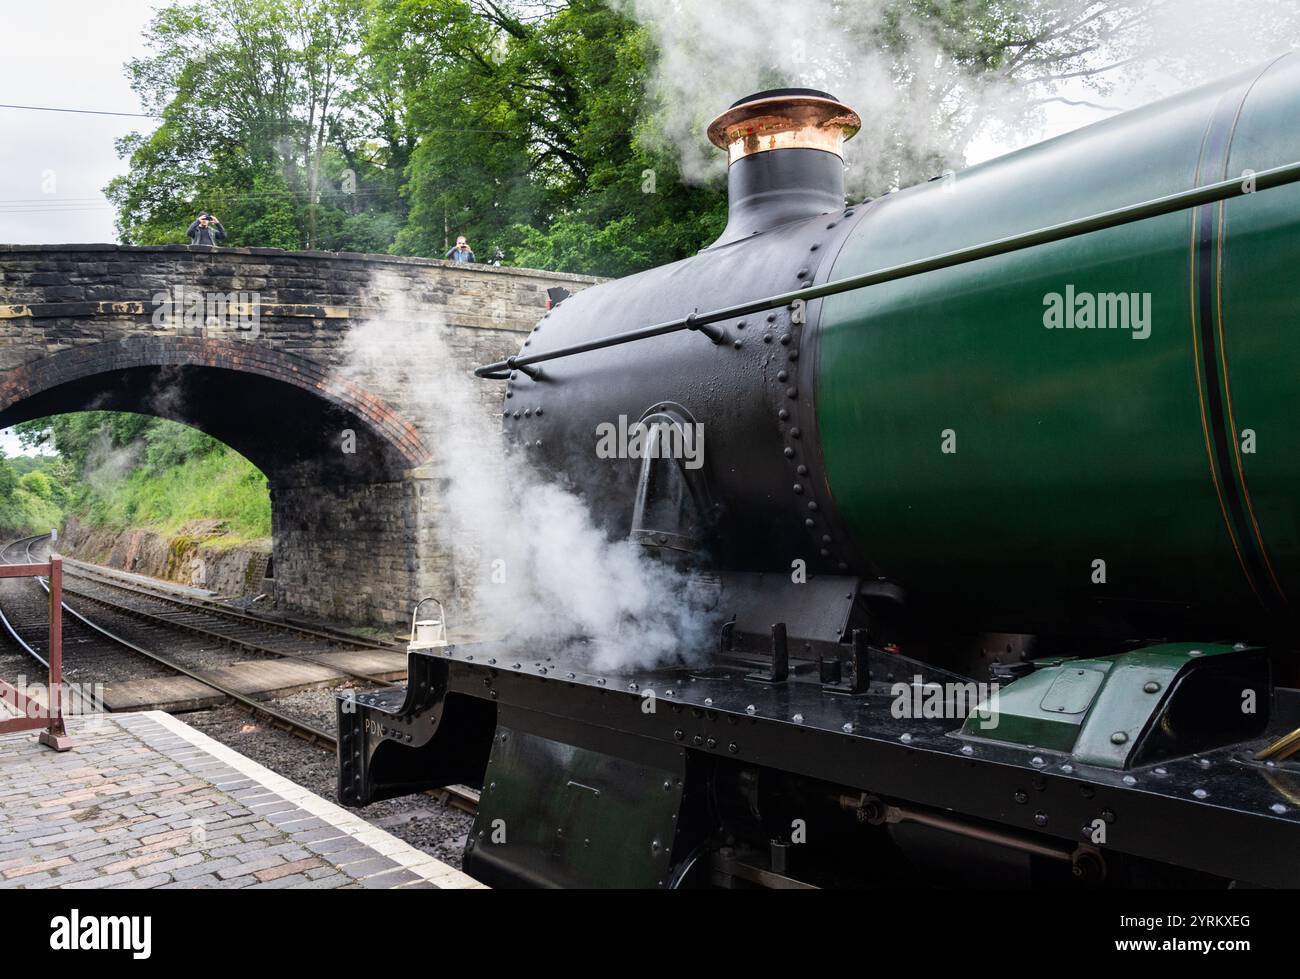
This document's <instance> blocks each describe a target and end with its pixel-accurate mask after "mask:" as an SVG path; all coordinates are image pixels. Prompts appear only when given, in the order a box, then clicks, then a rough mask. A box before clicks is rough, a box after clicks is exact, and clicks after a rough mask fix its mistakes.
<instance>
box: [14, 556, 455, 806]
mask: <svg viewBox="0 0 1300 979" xmlns="http://www.w3.org/2000/svg"><path fill="white" fill-rule="evenodd" d="M47 537H49V534H41V535H38V536H36V537H26V538H22V539H21V540H19V541H16V542H14V544H10V545H9V546H8V547H6V548H5V550H8V549H9V547H13V546H16V545H17V544H22V543H26V556H27V558H28V559H29V560H31V559H32V553H31V549H32V547H33V546H34V544H35V543H36V541H39V540H44V539H45V538H47ZM6 563H12V562H8V561H6ZM36 581H37V584H39V585H40V586H41V588H42V589H43V590H45V591H46V592H47V593H48V591H49V585H48V584H47V583H46V582H45V580H44V579H43V578H37V579H36ZM93 600H94V599H92V601H93ZM99 601H100V602H102V603H103V604H105V605H110V606H111V605H112V603H110V602H106V601H104V600H102V599H100V600H99ZM62 606H63V610H64V611H65V612H67V613H68V614H69V615H71V616H72V617H73V618H75V619H76V620H77V621H78V622H80V623H81V624H82V625H84V626H86V627H87V628H89V629H91V630H93V631H94V632H97V633H99V634H100V635H102V636H104V637H105V638H107V639H108V640H110V641H111V642H113V643H116V644H117V645H119V646H122V647H124V648H126V649H129V650H131V651H132V652H134V653H137V654H139V655H141V656H144V657H146V658H147V659H150V660H152V661H153V662H155V663H158V664H159V665H161V666H164V667H166V668H167V669H170V670H173V671H174V672H176V673H179V674H181V675H183V676H187V677H189V678H190V679H192V680H196V681H198V682H199V683H202V684H203V685H204V686H207V687H210V688H211V689H213V690H215V691H217V692H218V693H220V694H222V695H223V696H225V697H227V698H229V699H230V700H231V701H232V702H234V703H235V704H236V705H238V706H239V707H242V708H243V709H245V710H247V711H248V712H249V713H250V714H252V715H253V717H254V718H255V719H256V718H257V717H259V716H261V717H264V718H266V719H267V720H269V721H270V722H271V723H272V724H273V725H274V726H275V727H277V728H279V729H281V730H284V731H287V732H288V733H290V734H293V735H296V736H298V737H301V738H303V739H304V740H306V741H307V742H308V743H310V744H315V745H318V746H319V747H322V748H324V749H326V750H329V751H334V752H337V751H338V737H337V736H336V735H335V734H333V733H332V732H330V731H327V730H325V729H324V728H320V727H317V726H316V725H314V724H309V723H307V722H306V721H303V720H301V719H299V718H296V717H293V716H292V715H290V714H286V713H284V712H283V711H278V710H276V709H275V708H273V707H268V706H266V704H264V703H262V702H261V701H258V700H255V699H253V698H252V697H249V696H247V695H246V694H242V693H240V692H239V691H237V690H233V689H231V688H230V687H227V686H225V685H224V684H222V683H219V682H216V681H214V680H212V679H211V678H210V677H208V676H206V675H204V674H203V673H199V672H197V671H194V670H190V669H188V668H187V667H184V666H181V665H180V664H179V663H174V662H172V661H171V660H169V659H167V658H166V657H164V656H160V655H158V654H157V653H155V652H153V651H151V650H149V649H146V648H144V647H143V646H141V645H139V644H137V643H134V642H132V641H131V640H129V639H126V638H125V637H123V636H119V635H117V634H116V633H114V632H112V631H110V630H109V629H106V628H104V627H103V626H101V625H99V624H98V623H96V622H92V621H91V620H90V619H88V618H87V617H86V616H84V615H82V614H81V613H80V612H78V611H77V610H76V609H73V608H70V607H69V606H68V604H67V603H66V602H64V603H62ZM163 622H164V624H170V623H167V622H166V620H163ZM11 634H12V635H14V637H15V638H17V639H19V642H22V640H21V638H20V637H18V636H17V634H16V633H12V632H11ZM381 682H383V683H384V684H385V685H388V686H397V685H398V684H393V683H390V682H388V681H381ZM439 793H441V794H443V795H444V796H446V797H448V798H450V799H452V800H453V801H454V802H455V804H457V805H458V806H459V807H460V808H464V809H470V810H472V809H473V807H475V806H477V805H478V793H476V792H475V791H474V790H473V789H471V788H469V787H467V786H463V785H449V786H446V787H444V788H442V789H437V790H431V791H430V792H429V793H428V794H430V795H434V796H437V795H438V794H439Z"/></svg>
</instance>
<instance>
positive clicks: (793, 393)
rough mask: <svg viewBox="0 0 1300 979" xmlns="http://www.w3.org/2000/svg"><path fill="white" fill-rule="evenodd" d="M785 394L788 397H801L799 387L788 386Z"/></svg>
mask: <svg viewBox="0 0 1300 979" xmlns="http://www.w3.org/2000/svg"><path fill="white" fill-rule="evenodd" d="M785 396H786V397H787V398H797V397H799V389H798V388H786V389H785Z"/></svg>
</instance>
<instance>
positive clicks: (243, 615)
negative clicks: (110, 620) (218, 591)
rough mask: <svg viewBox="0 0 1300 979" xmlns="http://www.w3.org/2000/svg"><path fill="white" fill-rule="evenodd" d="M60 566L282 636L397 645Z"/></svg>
mask: <svg viewBox="0 0 1300 979" xmlns="http://www.w3.org/2000/svg"><path fill="white" fill-rule="evenodd" d="M63 566H64V569H65V570H64V573H65V574H67V575H68V576H69V577H79V578H86V579H88V580H90V581H93V582H95V583H96V584H101V585H104V586H105V587H106V588H119V589H121V590H122V591H127V592H133V593H134V594H137V595H144V596H147V597H149V598H155V599H157V600H158V601H161V602H167V603H168V604H171V605H176V606H179V607H181V608H190V609H195V610H197V611H201V612H206V613H211V614H213V615H218V616H221V617H222V618H227V619H232V620H235V621H241V622H248V623H253V624H256V625H264V626H266V627H268V628H271V629H276V630H278V631H281V632H288V633H294V634H297V635H301V636H310V637H311V638H313V639H323V640H325V641H326V642H330V643H337V644H340V645H343V644H349V645H351V646H353V647H356V646H365V647H368V648H371V649H385V650H391V649H393V648H395V647H396V643H391V642H381V641H377V640H374V639H368V638H366V637H365V636H357V635H354V634H352V633H349V632H345V631H343V630H341V629H328V628H319V627H312V626H305V625H299V624H297V623H294V622H288V621H283V622H282V621H280V620H279V619H273V618H270V617H268V616H263V615H254V614H253V613H251V612H247V611H244V610H241V609H234V608H230V607H228V606H226V605H225V604H224V603H223V602H217V601H211V600H208V599H198V598H182V597H181V596H180V595H178V594H176V593H175V592H170V591H168V590H167V589H166V588H165V587H162V586H156V587H155V586H150V585H148V584H145V583H142V582H136V581H130V580H127V579H126V578H125V577H117V576H116V575H115V574H113V573H112V572H111V571H109V570H107V569H104V568H98V567H94V566H92V565H89V564H87V563H86V562H84V561H78V560H76V559H75V558H67V557H65V558H64V559H63Z"/></svg>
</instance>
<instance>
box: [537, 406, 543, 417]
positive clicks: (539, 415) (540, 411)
mask: <svg viewBox="0 0 1300 979" xmlns="http://www.w3.org/2000/svg"><path fill="white" fill-rule="evenodd" d="M541 416H542V409H541V408H538V409H537V417H538V418H540V417H541Z"/></svg>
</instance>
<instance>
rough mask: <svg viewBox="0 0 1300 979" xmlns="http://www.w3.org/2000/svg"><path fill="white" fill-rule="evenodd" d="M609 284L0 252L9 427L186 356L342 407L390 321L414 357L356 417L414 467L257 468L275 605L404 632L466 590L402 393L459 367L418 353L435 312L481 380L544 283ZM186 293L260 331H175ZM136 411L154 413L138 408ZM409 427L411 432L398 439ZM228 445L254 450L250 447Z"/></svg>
mask: <svg viewBox="0 0 1300 979" xmlns="http://www.w3.org/2000/svg"><path fill="white" fill-rule="evenodd" d="M597 281H599V280H597V279H594V278H591V277H589V276H572V275H560V274H556V273H551V272H544V271H537V270H529V269H509V268H497V267H493V266H485V265H458V264H456V263H452V262H444V261H440V260H435V259H419V258H402V257H394V256H384V255H357V254H346V253H324V252H283V251H280V250H278V249H259V248H247V249H211V248H193V247H189V246H179V245H173V246H161V247H138V248H137V247H124V246H115V245H40V246H21V245H0V425H3V424H6V423H11V421H8V420H7V419H9V418H16V417H18V416H19V415H21V412H22V402H23V401H24V399H26V398H29V397H32V396H34V395H35V394H38V393H40V392H41V391H42V390H45V389H46V388H55V386H56V385H60V384H62V385H70V384H71V383H72V382H73V381H75V380H76V379H77V378H79V377H84V376H87V375H95V376H97V375H98V374H99V373H103V374H104V375H105V376H106V377H107V376H109V375H110V374H111V372H113V371H116V370H122V369H125V368H127V367H135V366H139V365H141V364H142V363H143V364H146V365H147V364H148V363H150V362H152V361H150V358H153V357H156V358H157V360H158V362H159V363H162V362H166V361H167V358H171V361H170V362H172V363H176V362H178V360H177V358H181V359H180V360H179V362H181V363H190V364H198V365H200V366H204V365H206V366H220V367H223V368H226V369H236V370H240V369H245V366H246V367H247V369H248V370H252V371H256V372H258V373H259V374H260V375H261V376H263V377H268V376H269V377H271V378H272V379H273V380H283V381H284V382H285V383H286V384H291V385H295V386H297V387H298V388H306V389H308V390H309V391H316V390H319V392H320V396H321V397H336V396H337V391H335V390H333V389H332V388H331V379H332V378H334V377H335V376H337V375H338V373H339V372H340V369H341V368H342V367H343V364H344V358H345V354H346V349H347V348H346V339H347V337H348V334H349V333H350V332H351V331H352V330H354V329H356V328H357V327H358V325H360V324H362V323H365V322H367V321H368V320H370V319H372V318H375V317H389V318H393V317H395V318H397V319H398V320H400V321H401V323H402V324H403V329H409V331H410V334H411V342H410V344H409V345H403V348H402V349H400V350H397V351H394V352H391V353H390V354H389V355H388V356H389V357H390V360H391V362H390V363H383V362H380V363H378V364H376V365H375V366H374V369H373V370H371V371H369V372H367V374H366V375H365V377H364V386H363V389H362V390H361V391H360V393H358V394H356V395H355V398H354V401H353V402H351V403H349V404H348V405H347V407H348V408H349V410H356V411H359V412H360V413H361V414H363V415H364V416H366V417H367V418H369V419H370V420H371V421H372V422H374V423H375V424H376V430H377V431H379V432H380V433H381V436H382V437H388V438H391V439H392V440H393V441H392V443H391V444H393V445H394V446H395V448H396V449H397V450H398V452H399V453H400V456H401V457H402V458H404V459H406V461H407V463H408V466H407V467H406V468H405V469H403V470H402V471H390V472H384V473H379V472H376V473H374V474H367V476H366V477H365V478H356V477H355V476H353V477H348V478H347V479H341V478H339V477H337V476H328V477H326V476H324V475H321V474H320V473H318V472H316V471H315V470H314V468H313V467H312V466H311V465H307V466H305V467H304V466H303V465H301V464H298V465H295V466H294V467H293V468H292V470H291V471H283V472H282V471H279V470H278V469H277V467H276V466H275V464H274V460H272V461H271V462H270V463H269V464H263V463H262V462H259V465H263V468H264V471H266V472H267V475H268V476H269V477H270V479H271V481H272V486H273V491H272V517H273V527H274V551H273V565H274V575H275V586H276V599H277V602H278V604H280V605H281V607H283V608H286V609H288V610H291V611H295V612H300V613H304V614H308V615H316V616H321V617H326V618H332V619H337V620H340V621H345V622H356V623H374V622H383V623H386V624H399V623H401V622H402V621H403V620H404V619H406V618H407V617H408V616H409V611H410V607H411V603H412V602H413V601H414V600H415V599H417V598H419V597H421V596H422V595H425V594H438V595H442V594H447V593H449V592H450V591H451V590H453V589H454V588H455V586H456V583H455V582H454V581H452V580H450V571H449V570H448V569H449V567H450V561H449V559H448V556H447V555H445V554H443V553H441V551H440V549H439V546H438V545H437V543H436V540H437V537H436V534H435V533H434V532H433V531H432V529H431V528H432V527H434V526H436V523H435V522H436V520H437V519H438V507H439V501H438V493H437V483H436V481H434V480H431V479H429V478H427V472H426V471H424V470H422V468H421V467H423V466H424V464H425V463H427V462H428V461H429V459H430V456H431V455H432V454H433V453H432V447H434V446H436V444H437V441H438V437H439V433H438V432H437V431H432V430H430V429H431V428H436V425H437V421H436V418H433V419H431V418H430V414H431V413H430V412H429V411H428V410H427V407H426V406H423V405H421V404H419V403H417V400H416V398H415V395H414V393H413V388H412V385H410V384H404V383H402V381H401V375H402V374H403V372H404V371H424V370H428V371H433V370H445V369H446V367H447V365H446V364H443V363H440V362H438V361H437V360H436V357H437V355H436V353H435V352H434V351H432V350H431V349H429V346H428V345H427V344H422V343H421V341H420V331H421V327H422V322H423V321H424V320H426V319H427V320H428V321H430V322H432V321H433V320H434V318H435V317H437V318H439V319H441V321H442V322H444V323H446V324H447V325H448V326H449V327H450V334H449V337H450V339H449V343H448V347H449V352H450V356H451V358H452V359H453V360H454V361H455V363H454V364H453V365H452V366H453V367H454V368H455V369H458V370H464V371H469V370H470V369H471V368H472V367H473V366H475V365H477V364H481V363H485V362H489V361H494V360H498V359H500V358H502V357H505V356H509V355H510V354H513V353H515V352H516V351H517V350H518V349H519V345H520V342H521V340H522V334H525V333H527V332H528V331H529V330H531V329H532V327H533V325H534V324H535V323H536V322H537V320H538V319H539V318H540V317H541V316H542V315H543V313H544V312H545V310H546V299H547V297H546V290H547V289H548V288H549V287H552V286H561V287H563V288H565V289H567V290H569V291H570V292H576V291H578V290H580V289H583V288H586V287H587V286H589V285H591V284H593V283H595V282H597ZM177 287H181V288H183V289H185V290H196V291H200V292H207V293H212V292H219V293H232V292H243V293H254V294H256V297H255V298H256V302H257V303H259V310H260V323H259V326H258V332H257V335H256V336H253V335H250V334H248V333H243V334H239V333H232V332H231V331H230V329H229V328H228V327H210V326H205V325H202V324H197V325H196V324H186V323H185V322H184V321H183V320H181V319H180V318H176V319H173V320H170V321H167V322H163V323H160V322H158V321H157V318H156V317H155V316H154V315H153V314H154V306H155V303H154V301H155V297H156V296H157V295H158V294H160V293H172V294H174V291H175V290H176V289H177ZM232 343H233V345H232ZM169 344H170V347H169V346H168V345H169ZM178 350H179V351H180V352H179V353H178V352H177V351H178ZM232 350H233V351H235V353H234V354H232V353H231V351H232ZM195 351H197V352H195ZM185 358H188V359H185ZM303 361H306V362H307V366H308V367H309V370H304V368H303ZM47 365H48V367H47ZM55 365H57V366H55ZM474 392H475V393H474V397H475V398H476V399H477V401H478V403H479V404H480V405H481V406H482V408H483V410H484V411H487V412H489V413H490V415H491V416H492V417H494V418H496V419H497V422H498V423H499V411H500V405H501V397H502V389H501V385H500V384H498V383H494V382H491V381H485V382H483V383H481V384H479V385H477V386H476V387H475V388H474ZM84 407H86V405H82V404H77V405H72V404H70V405H68V406H67V407H62V408H59V409H58V410H79V409H81V408H84ZM139 410H144V411H150V410H152V409H151V407H150V405H149V404H142V405H141V406H140V408H139ZM194 423H195V424H200V423H199V422H194ZM291 425H292V422H291V421H290V422H289V427H291ZM412 430H413V433H412V436H411V437H407V436H406V435H402V434H401V433H402V432H403V431H406V432H412ZM384 433H387V434H384ZM247 437H248V438H249V440H250V444H251V441H252V440H255V439H259V438H260V439H262V440H263V441H265V440H266V438H267V436H266V433H265V432H249V433H248V435H247ZM227 441H229V442H230V443H231V444H232V445H233V447H234V448H236V449H238V450H240V451H245V449H244V448H242V447H241V445H239V444H236V442H237V441H238V438H233V439H232V438H227ZM264 447H265V446H263V448H264ZM245 454H249V455H250V458H251V457H252V455H251V454H250V453H249V452H247V451H246V452H245ZM323 472H324V467H323V466H322V467H321V473H323ZM422 477H423V478H422Z"/></svg>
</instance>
